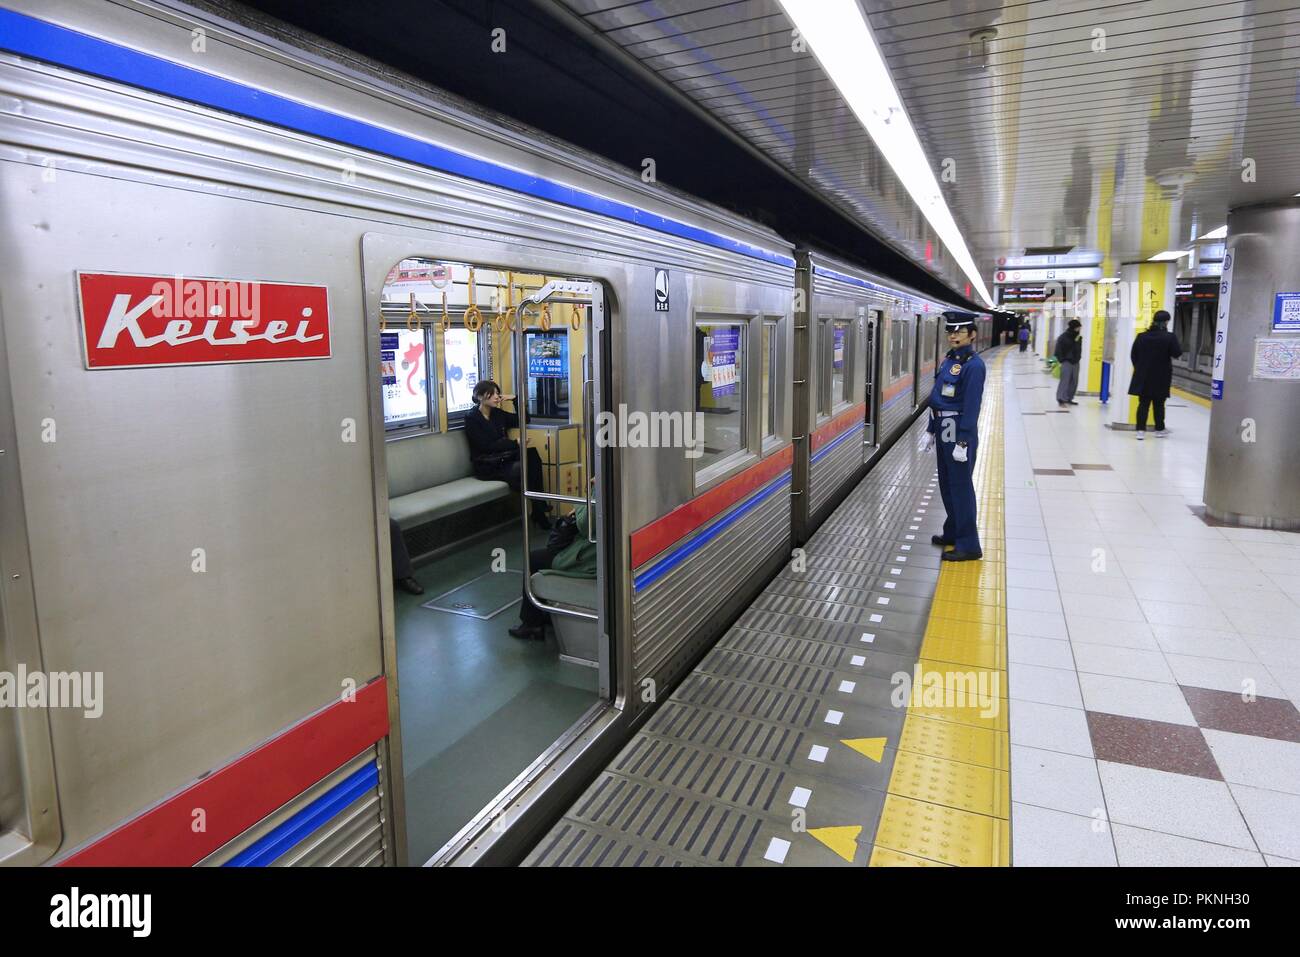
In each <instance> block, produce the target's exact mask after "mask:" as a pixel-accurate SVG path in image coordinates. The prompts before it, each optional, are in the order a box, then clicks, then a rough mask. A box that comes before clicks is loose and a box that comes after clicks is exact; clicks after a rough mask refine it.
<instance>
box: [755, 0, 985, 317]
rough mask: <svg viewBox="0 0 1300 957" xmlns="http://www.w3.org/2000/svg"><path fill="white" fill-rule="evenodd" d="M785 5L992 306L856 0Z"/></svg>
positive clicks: (784, 0) (786, 0)
mask: <svg viewBox="0 0 1300 957" xmlns="http://www.w3.org/2000/svg"><path fill="white" fill-rule="evenodd" d="M780 4H781V6H782V7H783V8H784V9H785V13H786V16H788V17H789V18H790V20H791V22H792V23H793V24H794V25H795V27H796V28H798V30H799V34H800V35H801V36H802V37H803V39H804V40H806V41H807V42H808V47H809V49H811V50H812V52H813V55H814V56H815V57H816V58H817V62H818V63H820V64H821V66H822V69H823V70H825V71H826V73H827V75H828V76H830V78H831V82H832V83H834V84H835V87H836V89H838V90H839V91H840V95H841V96H843V97H844V100H845V102H846V103H848V104H849V108H850V109H851V110H853V113H854V115H855V116H857V118H858V122H859V123H861V124H862V126H863V127H864V128H865V129H866V131H867V133H869V134H870V135H871V139H872V140H873V141H875V144H876V146H877V148H879V150H880V152H881V153H883V154H884V157H885V161H886V162H887V163H889V166H890V168H891V169H892V170H893V171H894V175H895V176H897V177H898V179H899V181H900V182H902V184H903V187H904V188H905V189H906V190H907V193H908V195H909V196H911V197H912V201H913V202H914V203H916V205H917V206H918V207H919V208H920V210H921V212H922V214H924V216H925V218H926V220H928V221H929V223H930V226H931V227H932V228H933V229H934V231H935V232H936V233H937V234H938V236H939V240H940V241H941V242H942V243H943V244H944V246H946V247H947V248H948V251H949V252H951V253H952V255H953V258H954V259H956V260H957V265H959V266H960V267H961V268H962V271H963V272H964V273H966V276H967V278H968V279H970V282H971V287H972V288H974V289H975V290H976V291H978V292H979V294H980V295H981V296H982V297H983V299H984V302H985V303H986V304H987V305H988V306H990V307H992V305H993V298H992V297H991V296H990V295H989V291H988V289H987V288H986V287H985V285H984V280H983V279H982V278H981V277H980V272H979V270H978V269H977V268H976V267H975V260H974V259H973V258H972V257H971V254H970V250H969V249H967V248H966V241H965V240H964V239H963V238H962V235H961V230H960V229H958V228H957V222H956V220H954V219H953V218H952V212H951V211H950V210H949V209H948V204H947V203H945V202H944V200H943V193H942V192H940V190H939V182H938V180H936V179H935V178H934V173H933V172H932V171H931V169H930V163H929V162H928V161H927V159H926V156H925V150H923V149H922V148H921V141H920V140H919V139H918V138H917V135H916V130H914V129H913V128H912V123H911V120H909V119H908V117H907V110H905V109H904V108H903V99H902V97H900V96H899V95H898V90H897V88H896V87H895V86H894V78H893V77H892V76H890V73H889V67H888V66H887V65H886V64H885V58H884V57H883V56H882V55H881V53H880V48H879V47H877V46H876V38H875V37H874V36H872V34H871V28H870V27H868V26H867V21H866V19H865V18H864V17H863V15H862V10H861V9H860V8H859V7H858V4H857V2H856V0H780Z"/></svg>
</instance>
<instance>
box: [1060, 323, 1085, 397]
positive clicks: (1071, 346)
mask: <svg viewBox="0 0 1300 957" xmlns="http://www.w3.org/2000/svg"><path fill="white" fill-rule="evenodd" d="M1082 327H1083V323H1081V322H1080V321H1079V320H1078V319H1071V320H1070V323H1069V325H1068V326H1067V327H1066V329H1065V331H1064V332H1063V333H1061V335H1060V338H1058V339H1057V340H1056V361H1057V362H1059V363H1060V364H1061V384H1060V385H1058V386H1057V387H1056V404H1057V405H1059V406H1060V407H1061V408H1063V409H1064V408H1065V407H1066V406H1067V405H1078V404H1079V403H1077V402H1075V401H1074V393H1076V392H1078V391H1079V360H1080V359H1081V358H1082V357H1083V337H1082V336H1081V335H1080V334H1079V329H1080V328H1082Z"/></svg>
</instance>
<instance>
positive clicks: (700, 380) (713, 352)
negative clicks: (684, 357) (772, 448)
mask: <svg viewBox="0 0 1300 957" xmlns="http://www.w3.org/2000/svg"><path fill="white" fill-rule="evenodd" d="M746 325H747V323H744V322H717V321H712V320H709V321H703V322H696V324H695V363H696V368H695V411H696V412H697V413H699V414H700V415H701V416H703V422H704V436H703V438H704V451H703V453H702V454H701V455H700V457H699V458H697V459H696V460H695V471H696V473H697V474H698V473H700V472H703V471H704V470H706V469H708V468H710V467H711V466H713V465H716V464H717V463H719V462H722V461H723V460H725V459H728V458H730V457H732V456H734V455H738V454H739V453H741V452H744V451H745V450H746V447H747V446H746V441H745V426H746V416H745V374H744V370H745V332H746Z"/></svg>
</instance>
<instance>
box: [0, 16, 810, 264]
mask: <svg viewBox="0 0 1300 957" xmlns="http://www.w3.org/2000/svg"><path fill="white" fill-rule="evenodd" d="M0 49H4V50H9V51H11V52H13V53H17V54H19V55H20V56H29V57H34V58H35V59H38V60H44V61H46V62H49V63H54V64H56V65H58V66H64V67H68V68H70V69H73V70H79V71H80V72H82V73H88V74H91V75H92V76H100V77H105V78H107V79H110V80H117V81H119V82H121V83H127V84H130V85H131V86H135V87H139V88H141V89H145V90H152V91H153V92H155V93H162V94H164V95H166V96H174V97H177V98H178V99H182V100H188V101H189V102H191V103H199V104H202V105H204V106H209V107H212V108H214V109H218V110H223V111H225V112H227V113H234V114H236V115H238V116H245V117H248V118H250V119H255V120H261V121H263V122H266V123H272V124H274V125H276V126H281V127H285V128H287V129H291V130H296V131H298V132H300V133H307V134H308V135H311V136H317V137H321V138H323V139H327V140H333V141H334V142H336V143H344V144H347V145H349V146H355V147H357V148H358V149H363V150H367V151H368V152H371V153H378V154H381V155H383V156H391V157H394V158H396V159H402V160H406V161H408V162H411V163H415V164H417V165H420V166H425V167H428V168H429V169H434V170H438V171H440V172H444V173H450V174H452V175H454V176H462V177H465V178H466V179H472V180H477V181H478V182H481V183H488V184H491V185H493V186H500V187H502V188H504V189H509V190H513V191H514V192H517V193H524V194H525V195H528V196H535V197H537V198H538V199H545V200H550V201H551V202H555V203H561V204H563V205H565V206H570V207H573V208H575V209H582V210H586V211H587V212H591V213H596V214H597V215H600V216H606V217H609V218H610V219H616V220H621V221H623V222H628V223H635V224H636V225H638V226H644V227H646V228H648V229H653V230H656V231H657V232H661V233H667V234H668V235H670V236H678V237H680V238H682V239H690V240H693V241H695V242H699V243H703V244H705V245H707V246H713V247H715V248H718V249H725V250H728V251H730V252H734V253H739V254H740V255H742V256H748V257H750V258H752V259H759V260H762V261H764V262H769V263H776V264H778V265H782V266H793V265H794V264H795V263H794V260H793V259H792V258H791V257H789V256H787V255H784V254H781V253H774V252H771V251H769V250H766V249H760V248H758V247H756V246H750V245H749V244H748V243H742V242H741V241H740V240H737V239H731V238H730V237H727V236H723V235H720V234H718V233H714V232H710V231H709V230H707V229H701V228H700V227H698V226H691V225H689V224H687V223H682V222H678V221H677V220H674V219H669V218H667V217H666V216H660V215H658V214H656V213H651V212H649V211H647V210H644V209H639V208H637V207H636V206H632V205H629V204H627V203H620V202H616V201H615V200H611V199H606V198H604V197H603V196H597V195H596V194H594V193H588V192H586V191H584V190H580V189H575V188H574V187H571V186H565V185H563V184H562V183H556V182H553V181H551V180H548V179H543V178H542V177H540V176H534V175H531V174H529V173H524V172H521V171H519V170H514V169H511V168H509V167H508V166H502V165H500V164H499V163H492V162H489V161H487V160H481V159H476V158H475V157H472V156H467V155H465V154H463V153H458V152H456V151H455V150H451V149H447V148H446V147H442V146H435V145H433V144H432V143H426V142H424V141H423V140H418V139H415V138H414V137H411V136H406V135H405V134H402V133H395V132H393V131H392V130H386V129H383V128H382V127H378V126H375V125H373V124H371V123H366V122H363V121H361V120H354V119H351V118H349V117H346V116H340V115H338V114H337V113H330V112H329V111H327V110H322V109H319V108H317V107H314V106H308V105H307V104H305V103H299V102H297V101H295V100H290V99H288V98H287V97H283V96H277V95H275V94H273V93H267V92H265V91H263V90H258V89H256V88H254V87H251V86H246V85H245V84H243V83H236V82H235V81H233V80H227V79H225V78H224V77H219V76H215V75H213V74H211V73H204V72H202V71H201V70H196V69H194V68H193V67H188V66H185V65H184V64H181V63H174V62H172V61H170V60H164V59H162V58H160V57H156V56H153V55H152V54H148V53H141V52H140V51H138V50H132V49H130V48H128V47H124V46H121V45H119V44H116V43H112V42H110V41H108V40H101V39H98V38H97V37H92V36H88V35H87V34H84V33H78V32H77V31H75V30H70V29H68V28H67V27H60V26H56V25H55V24H52V23H47V22H46V21H44V20H38V19H36V18H34V17H29V16H25V15H24V14H21V13H15V12H14V11H12V10H3V9H0Z"/></svg>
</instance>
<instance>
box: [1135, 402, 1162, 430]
mask: <svg viewBox="0 0 1300 957" xmlns="http://www.w3.org/2000/svg"><path fill="white" fill-rule="evenodd" d="M1152 406H1155V412H1156V431H1157V432H1163V431H1164V430H1165V400H1164V399H1148V398H1147V397H1146V396H1138V421H1137V430H1138V431H1139V432H1145V431H1146V430H1147V410H1148V409H1149V408H1151V407H1152Z"/></svg>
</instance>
